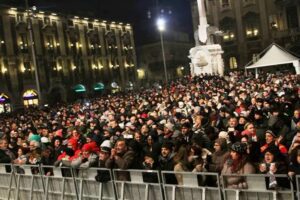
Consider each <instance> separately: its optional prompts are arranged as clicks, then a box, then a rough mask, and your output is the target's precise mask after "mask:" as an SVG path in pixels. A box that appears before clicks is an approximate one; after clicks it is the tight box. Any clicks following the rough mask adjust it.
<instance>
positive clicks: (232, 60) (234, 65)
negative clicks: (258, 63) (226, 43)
mask: <svg viewBox="0 0 300 200" xmlns="http://www.w3.org/2000/svg"><path fill="white" fill-rule="evenodd" d="M229 67H230V69H236V68H237V67H238V64H237V60H236V57H230V58H229Z"/></svg>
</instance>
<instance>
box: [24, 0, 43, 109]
mask: <svg viewBox="0 0 300 200" xmlns="http://www.w3.org/2000/svg"><path fill="white" fill-rule="evenodd" d="M25 9H26V12H27V26H28V31H29V42H30V47H31V56H32V64H33V68H34V76H35V84H36V90H37V93H38V97H39V104H40V102H41V101H42V95H41V89H40V81H39V72H38V68H37V63H36V55H35V47H34V40H33V30H32V21H31V16H30V12H29V4H28V0H25Z"/></svg>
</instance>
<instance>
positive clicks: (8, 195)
mask: <svg viewBox="0 0 300 200" xmlns="http://www.w3.org/2000/svg"><path fill="white" fill-rule="evenodd" d="M12 181H13V173H11V174H10V180H9V188H8V194H7V199H8V200H9V199H10V192H11V185H12Z"/></svg>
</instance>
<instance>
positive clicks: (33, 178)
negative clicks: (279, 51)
mask: <svg viewBox="0 0 300 200" xmlns="http://www.w3.org/2000/svg"><path fill="white" fill-rule="evenodd" d="M13 172H14V174H15V176H16V179H17V187H16V193H15V199H18V200H23V199H24V200H28V199H30V200H31V199H44V194H45V185H44V180H43V176H42V174H41V168H40V166H38V165H13Z"/></svg>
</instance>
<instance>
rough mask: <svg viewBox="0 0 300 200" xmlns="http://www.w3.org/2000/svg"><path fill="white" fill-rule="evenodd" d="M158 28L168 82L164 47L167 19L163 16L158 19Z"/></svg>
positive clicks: (166, 80)
mask: <svg viewBox="0 0 300 200" xmlns="http://www.w3.org/2000/svg"><path fill="white" fill-rule="evenodd" d="M156 25H157V29H158V31H159V34H160V43H161V50H162V58H163V64H164V72H165V82H166V84H167V83H168V74H167V65H166V57H165V48H164V38H163V32H164V31H165V29H166V21H165V20H164V19H163V18H159V19H158V20H157V23H156Z"/></svg>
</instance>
